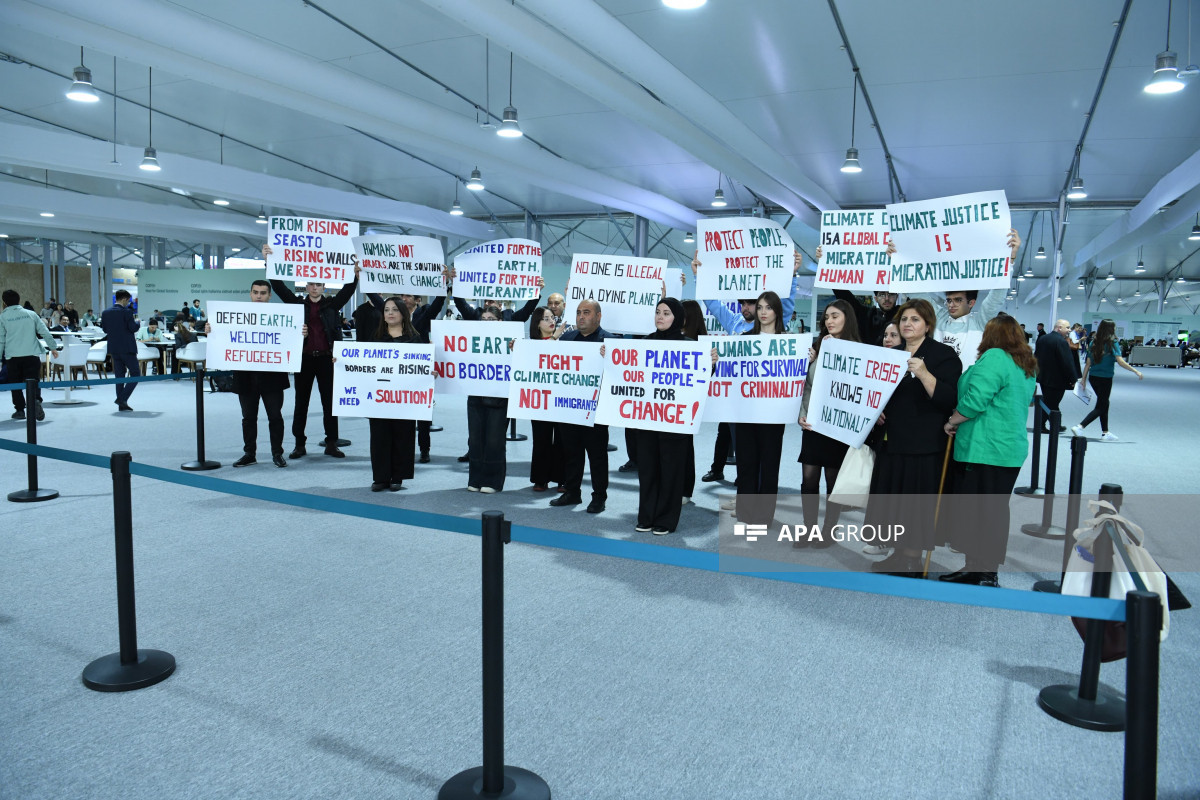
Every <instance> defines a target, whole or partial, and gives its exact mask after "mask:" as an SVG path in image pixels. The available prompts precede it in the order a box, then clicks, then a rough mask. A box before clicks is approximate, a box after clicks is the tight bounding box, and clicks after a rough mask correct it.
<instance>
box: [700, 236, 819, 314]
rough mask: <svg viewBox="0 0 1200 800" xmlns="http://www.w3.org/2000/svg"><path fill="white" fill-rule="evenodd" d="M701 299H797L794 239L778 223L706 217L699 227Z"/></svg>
mask: <svg viewBox="0 0 1200 800" xmlns="http://www.w3.org/2000/svg"><path fill="white" fill-rule="evenodd" d="M696 245H697V247H696V250H697V254H696V257H697V258H698V259H699V260H700V265H701V266H700V271H699V272H698V273H697V274H696V297H703V298H704V299H705V300H738V299H740V298H743V297H758V296H759V295H760V294H762V293H763V292H768V291H769V292H775V293H776V294H777V295H779V296H780V297H791V294H792V269H793V268H792V253H793V250H794V249H795V245H793V244H792V237H791V236H788V233H787V231H785V230H784V229H783V226H781V225H780V224H779V223H777V222H774V221H772V220H769V219H760V218H758V217H711V218H703V219H701V220H700V222H699V223H697V226H696Z"/></svg>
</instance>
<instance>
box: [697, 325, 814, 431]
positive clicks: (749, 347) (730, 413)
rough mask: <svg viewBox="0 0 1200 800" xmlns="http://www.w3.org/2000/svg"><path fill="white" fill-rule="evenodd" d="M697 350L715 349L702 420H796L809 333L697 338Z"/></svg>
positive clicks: (802, 394) (809, 341) (810, 341)
mask: <svg viewBox="0 0 1200 800" xmlns="http://www.w3.org/2000/svg"><path fill="white" fill-rule="evenodd" d="M700 347H701V348H702V349H703V350H704V351H705V352H711V351H712V348H714V347H715V348H716V349H717V363H716V365H715V366H714V367H713V372H712V377H711V378H709V382H708V402H707V404H706V405H705V407H704V421H705V422H761V423H767V424H791V423H794V422H795V421H796V418H797V417H798V416H800V404H801V402H802V400H803V398H804V381H805V379H806V378H807V376H808V348H810V347H812V334H811V333H800V334H780V335H770V334H763V335H760V336H701V337H700ZM747 400H753V401H754V402H752V403H748V402H746V401H747Z"/></svg>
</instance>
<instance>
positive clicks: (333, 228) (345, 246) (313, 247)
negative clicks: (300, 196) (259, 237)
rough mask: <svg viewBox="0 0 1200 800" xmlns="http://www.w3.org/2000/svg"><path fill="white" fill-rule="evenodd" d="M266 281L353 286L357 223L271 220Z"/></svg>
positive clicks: (289, 218)
mask: <svg viewBox="0 0 1200 800" xmlns="http://www.w3.org/2000/svg"><path fill="white" fill-rule="evenodd" d="M269 223H270V224H269V228H270V231H269V236H268V239H267V244H269V245H271V254H270V255H269V256H267V277H268V278H270V279H272V280H274V279H278V280H282V281H300V282H301V283H304V282H308V281H313V282H316V283H326V282H328V281H332V282H334V283H350V282H351V281H353V280H354V262H355V261H356V260H357V256H355V255H354V237H355V236H358V223H357V222H347V221H346V220H341V219H312V218H309V217H271V219H270V220H269Z"/></svg>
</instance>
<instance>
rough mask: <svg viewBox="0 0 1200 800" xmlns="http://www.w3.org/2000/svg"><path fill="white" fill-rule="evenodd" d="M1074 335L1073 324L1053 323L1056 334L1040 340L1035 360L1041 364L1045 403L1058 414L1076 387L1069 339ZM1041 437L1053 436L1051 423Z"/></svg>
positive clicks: (1053, 333) (1045, 426)
mask: <svg viewBox="0 0 1200 800" xmlns="http://www.w3.org/2000/svg"><path fill="white" fill-rule="evenodd" d="M1070 333H1071V323H1069V322H1067V321H1066V320H1065V319H1060V320H1058V321H1057V322H1055V323H1054V330H1053V331H1051V332H1050V333H1047V334H1046V335H1045V336H1042V337H1040V338H1039V339H1038V340H1037V346H1036V349H1035V350H1034V356H1035V357H1036V358H1037V362H1038V378H1037V379H1038V383H1040V384H1041V385H1042V401H1043V402H1044V403H1045V404H1046V408H1048V409H1050V410H1051V411H1058V410H1059V409H1058V404H1059V403H1061V402H1062V399H1063V395H1064V394H1066V393H1067V390H1068V389H1070V388H1071V387H1072V386H1074V385H1075V380H1076V378H1075V365H1074V363H1073V360H1074V359H1073V357H1072V354H1071V344H1070V342H1068V341H1067V336H1069V335H1070ZM1058 430H1059V431H1060V432H1061V431H1065V430H1066V427H1065V426H1063V425H1059V427H1058ZM1042 433H1050V422H1049V420H1047V421H1046V423H1045V424H1044V425H1043V426H1042Z"/></svg>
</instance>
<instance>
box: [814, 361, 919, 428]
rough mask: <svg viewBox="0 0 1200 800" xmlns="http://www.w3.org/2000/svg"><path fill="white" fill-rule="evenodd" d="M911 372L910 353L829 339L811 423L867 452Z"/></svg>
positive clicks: (817, 375) (818, 373) (819, 368)
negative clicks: (869, 438)
mask: <svg viewBox="0 0 1200 800" xmlns="http://www.w3.org/2000/svg"><path fill="white" fill-rule="evenodd" d="M907 371H908V353H907V352H905V351H904V350H891V349H888V348H886V347H875V346H874V345H869V344H859V343H858V342H844V341H842V340H841V339H826V340H825V341H824V342H822V343H821V351H820V352H819V353H818V354H817V370H816V372H815V373H814V374H813V378H812V397H811V398H810V399H809V402H808V423H809V424H810V425H812V426H813V430H815V431H816V432H817V433H823V434H825V435H826V436H829V437H831V438H833V439H837V440H838V441H839V442H845V443H846V444H848V445H850V446H851V447H862V443H863V442H864V441H866V439H867V434H869V433H870V432H871V427H872V426H873V425H874V424H875V420H877V419H879V414H880V412H881V411H883V407H884V406H886V405H887V402H888V400H890V399H892V392H894V391H896V385H897V384H898V383H900V379H901V378H903V377H904V373H905V372H907Z"/></svg>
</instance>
